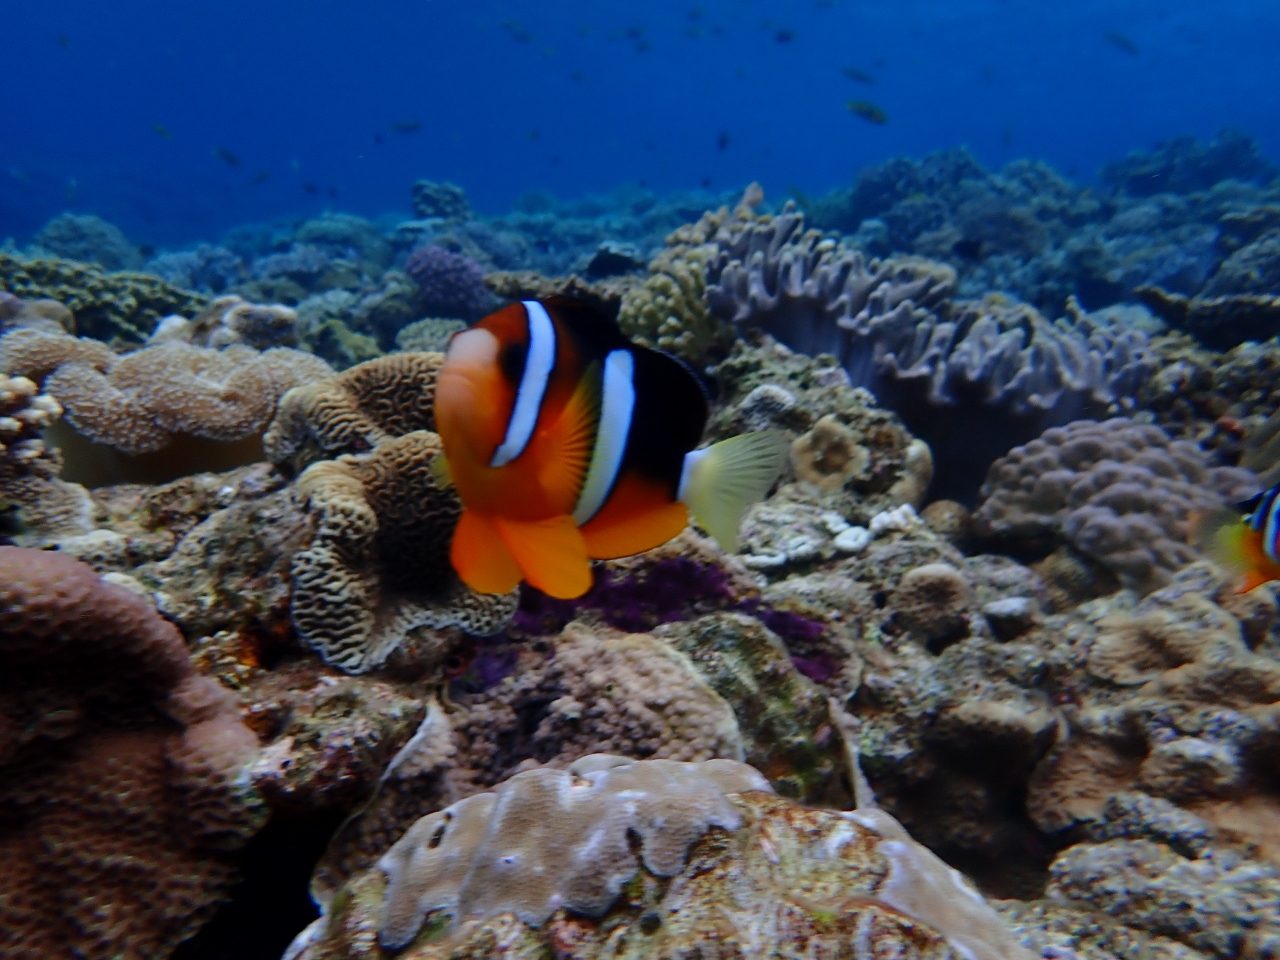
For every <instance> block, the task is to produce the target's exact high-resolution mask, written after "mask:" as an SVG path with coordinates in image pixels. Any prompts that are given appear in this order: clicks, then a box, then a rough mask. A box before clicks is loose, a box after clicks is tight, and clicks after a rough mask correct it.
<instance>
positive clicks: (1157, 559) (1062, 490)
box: [974, 418, 1256, 590]
mask: <svg viewBox="0 0 1280 960" xmlns="http://www.w3.org/2000/svg"><path fill="white" fill-rule="evenodd" d="M1254 492H1256V480H1255V479H1254V478H1253V476H1252V475H1251V474H1250V473H1248V472H1247V471H1243V470H1238V469H1234V468H1227V467H1214V466H1213V465H1212V464H1211V463H1210V462H1209V461H1208V459H1207V458H1206V457H1205V455H1204V454H1203V453H1202V452H1201V451H1200V450H1199V449H1198V448H1197V447H1195V446H1194V445H1193V444H1191V443H1188V442H1186V441H1181V440H1172V439H1171V438H1170V437H1169V436H1168V435H1167V434H1166V433H1164V432H1163V431H1162V430H1160V428H1159V427H1155V426H1150V425H1144V424H1139V423H1135V422H1134V421H1132V420H1126V419H1123V418H1116V419H1113V420H1107V421H1104V422H1101V423H1099V422H1095V421H1092V420H1081V421H1077V422H1075V423H1072V424H1068V425H1067V426H1065V427H1054V428H1052V429H1050V430H1047V431H1045V433H1044V434H1043V435H1042V436H1041V437H1040V438H1039V439H1037V440H1034V441H1032V442H1031V443H1029V444H1027V445H1026V446H1023V447H1018V448H1017V449H1015V450H1013V451H1011V452H1010V453H1009V454H1008V455H1007V456H1005V457H1003V458H1001V459H1000V460H998V461H996V463H995V464H993V465H992V467H991V471H990V473H989V475H988V479H987V482H986V483H985V484H984V485H983V488H982V491H981V497H982V502H981V504H980V506H979V507H978V509H977V511H976V512H975V513H974V520H975V523H976V528H977V532H978V534H979V535H980V536H983V537H986V538H989V539H992V540H996V541H999V542H1001V543H1003V544H1005V545H1008V546H1017V547H1020V548H1021V549H1024V550H1030V551H1032V552H1034V551H1035V550H1036V549H1037V548H1039V549H1041V551H1042V552H1047V550H1046V549H1045V547H1051V546H1053V545H1054V544H1056V543H1058V542H1065V543H1068V544H1070V545H1071V547H1072V548H1073V549H1074V550H1076V551H1078V552H1079V553H1080V554H1082V555H1084V556H1086V557H1089V558H1090V559H1092V560H1094V561H1096V562H1097V563H1099V564H1101V565H1102V566H1103V567H1105V568H1106V569H1108V570H1109V571H1111V572H1112V573H1113V574H1115V575H1116V576H1117V577H1119V578H1120V580H1121V581H1122V582H1124V583H1126V584H1128V585H1130V586H1133V587H1135V588H1137V589H1140V590H1149V589H1151V588H1152V587H1155V586H1159V585H1161V583H1162V582H1163V581H1164V580H1166V579H1167V577H1168V575H1169V574H1170V573H1172V572H1173V571H1175V570H1177V569H1178V568H1179V567H1181V566H1183V565H1185V564H1187V563H1189V562H1191V561H1192V560H1194V559H1195V558H1196V553H1195V550H1194V548H1193V547H1192V546H1191V545H1190V530H1189V526H1188V525H1189V523H1190V522H1191V518H1192V517H1193V515H1194V514H1196V513H1197V512H1203V511H1206V510H1211V509H1214V508H1216V507H1218V506H1221V505H1222V504H1223V503H1234V502H1236V501H1238V500H1242V499H1244V498H1245V497H1247V496H1250V495H1251V494H1253V493H1254Z"/></svg>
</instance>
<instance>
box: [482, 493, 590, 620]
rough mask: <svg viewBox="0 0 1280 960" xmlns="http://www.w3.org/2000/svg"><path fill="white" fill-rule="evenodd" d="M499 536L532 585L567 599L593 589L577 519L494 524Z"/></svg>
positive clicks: (565, 517) (503, 520)
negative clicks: (575, 521) (574, 520)
mask: <svg viewBox="0 0 1280 960" xmlns="http://www.w3.org/2000/svg"><path fill="white" fill-rule="evenodd" d="M493 523H494V526H495V527H496V528H497V532H498V536H499V537H500V538H501V539H502V542H503V543H504V544H505V545H506V548H507V549H508V550H509V551H510V552H511V556H512V557H514V558H515V562H516V564H517V565H518V566H519V567H520V572H521V573H522V574H524V578H525V580H527V581H529V584H530V585H531V586H534V587H537V588H538V589H539V590H541V591H542V592H543V593H545V594H547V595H548V596H552V597H558V598H560V599H564V600H572V599H573V598H574V597H580V596H582V595H583V594H584V593H586V592H587V591H588V590H589V589H591V561H590V560H589V559H588V557H587V547H586V544H585V543H584V542H583V540H582V533H581V531H579V530H578V525H577V524H576V523H574V522H573V517H571V516H569V515H568V514H564V515H562V516H558V517H548V518H546V519H543V520H512V519H509V518H506V517H503V518H496V519H494V521H493Z"/></svg>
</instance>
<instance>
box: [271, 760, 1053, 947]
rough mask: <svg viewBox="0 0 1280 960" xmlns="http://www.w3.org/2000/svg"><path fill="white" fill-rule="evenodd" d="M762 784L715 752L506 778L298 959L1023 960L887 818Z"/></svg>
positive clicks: (361, 883) (982, 909)
mask: <svg viewBox="0 0 1280 960" xmlns="http://www.w3.org/2000/svg"><path fill="white" fill-rule="evenodd" d="M766 791H767V787H765V786H764V781H763V778H761V777H760V776H759V774H757V773H756V772H755V771H754V770H752V769H751V768H750V767H746V766H744V765H741V764H733V763H729V762H727V761H723V760H715V761H709V762H702V763H696V764H694V763H685V764H676V763H672V762H670V761H639V762H636V761H629V760H624V759H622V758H619V757H586V758H583V759H582V760H580V761H578V762H577V763H576V764H575V765H574V766H573V767H571V768H570V770H568V771H558V770H551V769H548V768H540V769H536V770H532V771H529V772H527V773H524V774H520V775H518V776H517V777H515V778H512V779H511V780H509V781H507V782H506V783H504V784H502V785H501V786H499V787H498V788H497V792H495V793H493V794H482V795H479V796H476V797H472V798H469V799H468V800H464V801H462V802H461V803H460V804H458V805H456V806H455V807H453V808H451V809H450V810H447V811H444V812H441V813H437V814H433V815H431V816H429V817H426V818H424V819H423V820H420V821H419V822H418V823H417V824H416V825H415V826H414V827H413V828H412V829H411V830H410V831H409V832H408V833H406V834H405V836H404V837H403V838H402V839H401V840H400V841H399V842H398V843H397V844H396V845H395V846H394V847H393V848H392V850H391V851H390V852H389V853H388V854H387V856H386V857H384V858H383V860H382V861H381V863H380V865H379V867H377V868H374V869H372V870H370V871H368V872H366V873H365V874H363V875H362V876H360V877H358V878H357V879H356V880H355V881H353V882H352V883H351V884H350V885H349V886H348V888H347V891H346V895H345V896H343V897H341V898H340V899H339V900H335V901H334V907H333V912H332V913H331V914H330V915H329V916H327V917H324V918H321V919H320V920H318V921H317V922H316V923H315V924H313V926H312V927H311V928H309V929H308V930H307V931H305V932H304V933H303V934H301V935H300V936H299V937H298V938H297V940H295V944H294V947H295V949H296V950H297V953H296V956H298V957H299V958H301V960H328V958H337V957H341V956H347V955H349V954H348V951H349V950H351V949H353V948H355V945H356V944H361V947H360V948H359V949H361V950H362V952H363V955H367V956H370V957H380V956H385V955H386V954H387V951H389V950H390V949H393V948H394V949H401V948H405V952H404V953H403V954H401V955H402V956H405V957H408V958H411V960H429V958H444V957H454V958H461V957H472V956H476V957H478V956H487V957H506V958H512V960H514V958H529V960H532V958H534V957H541V956H545V955H547V951H548V950H554V951H555V952H556V954H557V955H558V956H563V957H566V958H585V957H592V956H601V955H608V956H612V957H618V958H637V960H638V958H641V957H654V956H704V955H708V953H709V952H713V953H714V955H715V956H717V957H725V958H742V960H745V958H748V957H758V956H771V957H780V958H800V957H812V956H823V957H832V958H846V960H854V958H856V957H861V956H868V955H871V954H874V955H876V956H880V955H881V954H884V955H890V954H891V955H893V956H895V957H901V958H904V960H907V958H914V960H924V958H930V960H959V958H961V957H975V956H980V957H984V958H990V960H1027V958H1029V957H1030V956H1031V954H1030V952H1029V951H1027V950H1026V949H1025V948H1023V947H1022V946H1021V945H1019V944H1018V942H1017V941H1016V940H1015V938H1014V937H1013V935H1012V934H1011V933H1010V932H1009V931H1008V929H1007V928H1006V927H1005V925H1004V924H1003V922H1002V921H1001V920H1000V918H999V917H998V916H997V915H996V913H995V912H994V911H993V910H992V909H991V907H990V906H988V905H987V904H986V903H985V902H984V901H983V900H982V898H981V897H980V896H979V895H978V894H977V893H976V892H975V891H974V890H973V889H972V888H971V887H970V886H969V884H968V883H967V882H966V881H965V880H964V879H963V878H962V877H961V876H960V875H959V874H958V873H956V872H955V871H954V870H952V869H951V868H949V867H947V866H946V865H945V864H943V863H942V862H941V861H940V860H938V859H937V858H936V857H934V856H933V855H932V854H930V853H929V852H928V851H927V850H925V849H924V848H923V847H921V846H920V845H919V844H917V843H915V842H914V841H913V840H912V839H911V838H910V837H909V836H908V835H907V834H906V832H905V831H904V830H903V829H902V827H901V826H900V825H898V824H897V823H896V822H895V821H894V820H893V819H892V818H891V817H889V816H888V815H886V814H884V813H881V812H879V811H875V810H859V811H853V812H850V813H838V812H834V811H821V810H812V809H808V808H804V807H800V806H798V805H796V804H794V803H793V802H790V801H786V800H783V799H781V798H778V797H774V796H772V795H771V794H770V793H768V792H766ZM653 807H656V808H657V809H656V810H655V811H654V813H653V814H650V813H649V811H650V809H651V808H653ZM657 811H661V813H660V814H659V813H658V812H657ZM629 827H630V830H631V831H633V832H634V833H635V837H636V839H635V846H634V847H633V846H630V845H628V843H627V842H626V840H625V839H624V835H625V833H626V832H627V831H628V828H629ZM637 848H638V850H637ZM637 852H638V856H637ZM540 865H543V869H542V870H539V869H538V868H539V866H540ZM484 881H487V882H484ZM424 921H426V922H425V924H424ZM451 921H452V922H451ZM376 941H380V945H379V944H377V943H376Z"/></svg>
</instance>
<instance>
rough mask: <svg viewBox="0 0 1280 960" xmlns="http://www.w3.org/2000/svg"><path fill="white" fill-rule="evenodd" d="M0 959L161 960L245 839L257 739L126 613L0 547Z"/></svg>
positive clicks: (119, 593) (220, 889)
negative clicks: (247, 772) (0, 866)
mask: <svg viewBox="0 0 1280 960" xmlns="http://www.w3.org/2000/svg"><path fill="white" fill-rule="evenodd" d="M0 659H2V660H3V662H4V664H5V668H4V670H3V671H0V717H3V718H4V722H3V724H0V809H3V810H4V817H3V819H0V857H3V860H4V864H5V867H4V870H3V871H0V953H2V954H3V955H4V956H5V957H8V958H15V960H25V958H31V960H35V958H44V957H53V956H64V957H66V956H83V957H123V958H144V957H163V956H168V954H169V953H170V951H171V950H172V949H173V948H174V947H175V946H176V945H177V944H178V943H180V942H181V941H182V940H184V939H186V938H187V937H189V936H190V935H191V934H192V933H194V932H195V931H196V930H197V929H198V928H199V927H200V926H201V924H202V923H203V922H204V921H205V920H206V919H208V917H209V915H210V913H211V912H212V909H213V907H214V905H215V904H216V903H217V902H218V901H219V900H220V899H221V898H222V896H223V895H224V894H226V893H227V892H228V889H229V887H230V885H231V884H232V882H233V881H234V879H235V873H236V871H235V854H236V851H237V850H238V849H239V848H240V846H241V845H242V844H243V843H244V842H245V841H246V840H247V839H248V838H249V837H250V836H251V835H252V834H253V833H254V832H255V831H256V829H257V828H258V826H259V825H260V807H259V804H258V801H257V799H256V797H255V795H254V794H253V792H252V789H251V788H250V787H249V786H248V781H247V779H246V778H245V776H244V774H243V771H244V769H245V765H246V764H247V762H248V761H249V760H251V759H252V758H253V757H254V756H255V755H256V753H257V741H256V739H255V738H254V736H253V734H252V733H251V732H250V731H249V730H248V729H247V728H246V727H245V726H244V725H243V724H242V723H241V721H240V717H239V712H238V710H237V708H236V706H235V704H234V702H233V701H232V700H231V698H230V697H229V695H228V694H227V693H226V692H225V691H224V690H223V689H222V688H221V687H219V686H218V685H217V684H216V683H215V682H213V681H212V680H208V679H206V678H204V677H202V676H200V675H199V674H197V673H195V672H194V671H193V669H192V666H191V664H190V661H189V660H188V658H187V653H186V649H185V646H184V644H183V641H182V638H181V637H180V636H179V634H178V632H177V630H176V629H174V627H173V626H172V625H170V624H169V623H167V622H166V621H165V620H163V619H161V618H160V617H159V615H157V614H156V612H155V611H154V610H152V609H151V607H150V606H149V605H148V604H147V603H146V602H145V601H144V600H142V599H141V598H139V597H137V596H136V595H134V594H132V593H130V592H129V591H127V590H124V589H123V588H120V587H117V586H114V585H110V584H107V583H104V582H103V581H102V580H100V579H99V578H98V576H97V574H95V573H94V572H93V570H91V569H90V568H89V567H88V566H86V565H84V564H82V563H80V562H79V561H76V560H72V559H71V558H69V557H66V556H63V555H61V554H56V553H46V552H42V551H36V550H26V549H22V548H19V547H0Z"/></svg>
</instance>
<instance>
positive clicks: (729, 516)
mask: <svg viewBox="0 0 1280 960" xmlns="http://www.w3.org/2000/svg"><path fill="white" fill-rule="evenodd" d="M788 447H789V445H788V443H787V438H786V437H785V436H784V435H783V434H782V433H781V432H780V431H777V430H762V431H760V432H758V433H743V434H739V435H738V436H736V437H730V438H729V439H727V440H721V441H720V442H719V443H714V444H712V445H711V446H710V447H707V448H706V449H704V450H694V451H692V452H691V453H689V454H687V455H686V456H685V460H684V470H683V472H682V474H681V477H680V489H679V493H678V494H677V496H678V498H679V499H680V500H681V501H682V502H683V503H684V504H685V505H687V506H688V508H689V512H690V513H691V514H692V515H693V519H694V521H695V522H696V523H697V524H698V525H699V526H700V527H702V528H703V529H704V530H706V531H707V533H709V534H711V536H712V538H713V539H714V540H715V541H716V543H718V544H719V545H720V548H721V549H722V550H725V551H726V552H728V553H733V552H734V551H736V550H737V549H738V528H739V527H740V526H741V525H742V515H743V514H744V513H746V510H747V507H749V506H750V505H751V504H753V503H755V502H756V501H758V500H762V499H764V496H765V494H767V493H768V492H769V488H770V487H772V486H773V484H774V483H775V482H776V481H777V479H778V477H780V476H781V475H782V471H783V470H784V469H785V468H786V465H787V452H788Z"/></svg>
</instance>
